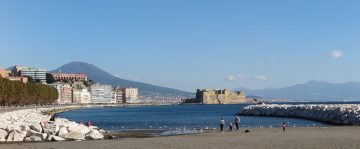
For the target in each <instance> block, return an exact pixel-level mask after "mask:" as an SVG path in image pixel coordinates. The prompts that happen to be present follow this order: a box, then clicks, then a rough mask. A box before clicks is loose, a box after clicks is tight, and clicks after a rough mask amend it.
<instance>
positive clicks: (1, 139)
mask: <svg viewBox="0 0 360 149" xmlns="http://www.w3.org/2000/svg"><path fill="white" fill-rule="evenodd" d="M7 135H8V133H7V131H6V130H4V129H0V142H5V141H6V139H5V138H6V136H7Z"/></svg>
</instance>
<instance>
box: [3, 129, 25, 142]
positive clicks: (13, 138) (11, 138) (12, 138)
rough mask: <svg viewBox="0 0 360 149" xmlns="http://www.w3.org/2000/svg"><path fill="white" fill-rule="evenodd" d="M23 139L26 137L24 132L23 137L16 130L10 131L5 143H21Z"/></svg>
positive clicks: (21, 133)
mask: <svg viewBox="0 0 360 149" xmlns="http://www.w3.org/2000/svg"><path fill="white" fill-rule="evenodd" d="M25 137H26V132H25V135H24V133H23V132H19V131H18V130H12V131H10V133H9V135H8V138H7V139H6V142H19V141H23V140H24V138H25Z"/></svg>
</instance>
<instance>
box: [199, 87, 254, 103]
mask: <svg viewBox="0 0 360 149" xmlns="http://www.w3.org/2000/svg"><path fill="white" fill-rule="evenodd" d="M196 100H197V101H199V102H200V103H202V104H237V103H245V102H247V100H246V98H245V94H244V92H242V91H240V92H234V91H231V90H228V89H224V90H217V89H215V90H208V89H203V90H200V89H198V90H197V92H196Z"/></svg>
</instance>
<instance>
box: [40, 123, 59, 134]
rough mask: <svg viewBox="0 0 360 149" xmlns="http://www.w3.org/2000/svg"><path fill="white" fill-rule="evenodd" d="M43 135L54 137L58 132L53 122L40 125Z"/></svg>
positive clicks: (57, 127)
mask: <svg viewBox="0 0 360 149" xmlns="http://www.w3.org/2000/svg"><path fill="white" fill-rule="evenodd" d="M42 127H43V130H44V133H47V134H52V135H55V134H56V133H57V132H58V131H59V129H60V128H59V126H58V125H56V124H54V123H53V122H48V124H43V125H42Z"/></svg>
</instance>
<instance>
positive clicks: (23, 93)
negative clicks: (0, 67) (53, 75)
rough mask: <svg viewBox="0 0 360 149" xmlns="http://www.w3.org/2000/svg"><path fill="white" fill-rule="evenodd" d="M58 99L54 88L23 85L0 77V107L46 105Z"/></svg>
mask: <svg viewBox="0 0 360 149" xmlns="http://www.w3.org/2000/svg"><path fill="white" fill-rule="evenodd" d="M57 98H58V92H57V90H56V89H55V88H53V87H50V86H47V85H44V84H36V83H28V84H24V83H22V82H20V81H10V80H8V79H5V78H2V77H0V105H2V106H12V105H34V104H36V105H46V104H51V103H54V102H55V101H56V99H57Z"/></svg>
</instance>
